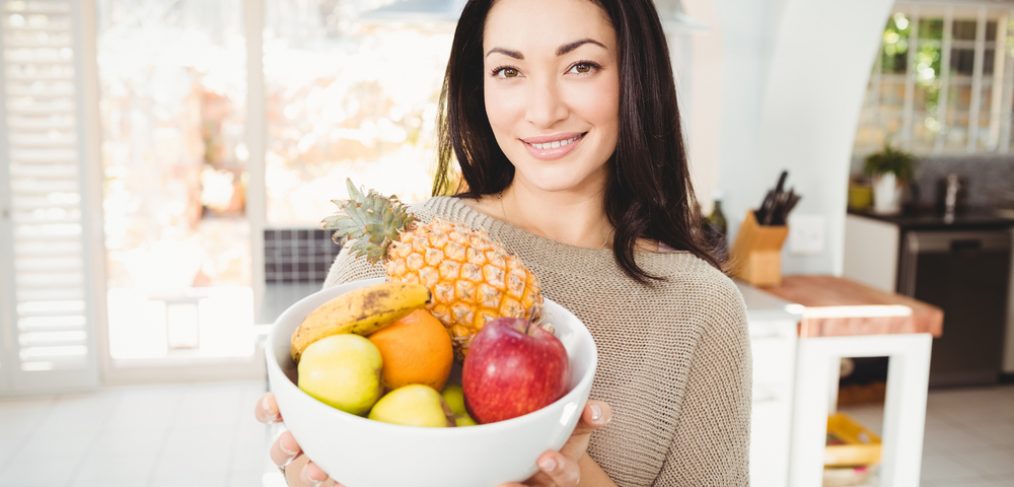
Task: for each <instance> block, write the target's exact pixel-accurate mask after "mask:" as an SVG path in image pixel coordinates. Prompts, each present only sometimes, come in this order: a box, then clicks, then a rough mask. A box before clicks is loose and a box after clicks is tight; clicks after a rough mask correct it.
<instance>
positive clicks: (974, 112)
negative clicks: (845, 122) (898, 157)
mask: <svg viewBox="0 0 1014 487" xmlns="http://www.w3.org/2000/svg"><path fill="white" fill-rule="evenodd" d="M1010 12H1011V11H1010V10H1009V9H1007V8H999V7H992V6H987V5H982V6H969V5H968V4H967V3H961V4H959V3H956V4H954V5H950V6H948V5H943V4H936V5H927V4H917V3H916V4H911V3H909V4H906V3H899V4H897V5H896V10H895V11H894V13H893V14H892V15H891V17H890V18H889V19H888V21H887V24H886V26H885V27H884V33H883V38H882V41H881V45H880V52H879V55H878V56H877V57H876V61H875V63H874V66H873V70H872V72H871V75H870V82H869V85H868V87H867V93H866V99H865V101H864V103H863V109H862V114H861V117H860V123H859V127H858V130H857V133H856V140H855V150H854V151H855V153H857V154H864V153H868V152H871V151H874V150H877V149H879V148H880V147H881V146H882V145H883V144H884V143H885V142H887V141H888V140H890V141H891V142H893V143H895V144H898V145H900V146H902V147H905V148H906V149H908V150H910V151H912V152H915V153H918V154H924V155H925V154H968V153H1000V154H1006V153H1010V140H1011V130H1012V123H1011V120H1012V98H1014V97H1012V88H1014V75H1012V74H1011V73H1014V70H1011V69H1009V67H1010V65H1011V63H1012V62H1014V59H1012V57H1011V53H1012V50H1014V37H1012V32H1014V23H1012V19H1010V18H1009V17H1010V15H1009V14H1010Z"/></svg>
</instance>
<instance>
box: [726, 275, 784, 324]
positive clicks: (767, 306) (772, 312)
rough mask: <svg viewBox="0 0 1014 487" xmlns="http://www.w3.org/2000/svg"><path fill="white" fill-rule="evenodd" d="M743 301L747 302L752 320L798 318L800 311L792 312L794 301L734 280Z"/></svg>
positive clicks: (748, 316)
mask: <svg viewBox="0 0 1014 487" xmlns="http://www.w3.org/2000/svg"><path fill="white" fill-rule="evenodd" d="M734 281H735V283H736V287H738V288H739V292H740V294H742V295H743V301H744V302H745V304H746V314H747V318H748V319H749V320H750V321H770V320H793V321H795V320H797V319H798V318H799V313H798V311H797V312H795V313H794V312H792V311H791V309H792V303H790V302H788V301H784V300H782V299H780V298H778V297H776V296H774V295H772V294H770V293H767V292H764V290H762V289H758V288H757V287H754V286H753V285H751V284H747V283H745V282H743V281H740V280H738V279H737V280H734Z"/></svg>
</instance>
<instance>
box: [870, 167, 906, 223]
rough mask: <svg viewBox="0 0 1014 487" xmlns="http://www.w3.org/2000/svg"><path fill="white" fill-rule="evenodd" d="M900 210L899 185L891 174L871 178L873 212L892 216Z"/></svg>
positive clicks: (896, 178)
mask: <svg viewBox="0 0 1014 487" xmlns="http://www.w3.org/2000/svg"><path fill="white" fill-rule="evenodd" d="M900 210H901V185H900V184H898V177H897V176H895V174H894V173H893V172H888V173H884V174H878V175H876V176H874V177H873V212H874V213H880V214H893V213H898V212H899V211H900Z"/></svg>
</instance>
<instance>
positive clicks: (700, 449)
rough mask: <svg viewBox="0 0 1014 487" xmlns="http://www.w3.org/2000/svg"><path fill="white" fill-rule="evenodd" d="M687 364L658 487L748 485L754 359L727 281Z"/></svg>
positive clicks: (741, 308) (741, 309)
mask: <svg viewBox="0 0 1014 487" xmlns="http://www.w3.org/2000/svg"><path fill="white" fill-rule="evenodd" d="M715 296H716V298H717V299H716V301H715V302H713V303H712V304H711V306H712V307H711V309H710V310H709V312H710V313H712V317H713V319H712V320H710V321H711V323H710V326H708V327H707V328H705V329H703V330H702V332H701V338H700V341H699V342H698V345H697V349H696V350H695V352H694V356H693V359H692V363H691V366H690V367H691V369H690V372H689V375H688V378H687V386H686V391H685V396H684V399H683V405H682V408H681V409H680V411H679V413H678V419H677V423H676V433H675V436H674V437H673V441H672V443H671V444H670V446H669V452H668V454H667V457H666V460H665V463H664V464H663V466H662V471H661V472H660V473H659V476H658V478H657V479H656V481H655V484H654V485H655V486H656V487H676V486H686V485H694V486H721V487H733V486H747V485H749V484H750V475H749V472H750V469H749V456H750V404H751V390H752V384H751V383H752V359H751V355H750V336H749V330H748V328H747V319H746V308H745V305H744V304H743V298H742V296H741V295H740V294H739V291H738V289H736V287H735V285H734V284H733V283H732V282H731V281H727V285H726V286H722V291H721V292H718V293H716V294H715Z"/></svg>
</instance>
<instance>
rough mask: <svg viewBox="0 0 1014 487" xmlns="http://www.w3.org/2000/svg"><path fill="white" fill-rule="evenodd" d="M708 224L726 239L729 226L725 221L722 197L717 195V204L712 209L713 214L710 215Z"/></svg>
mask: <svg viewBox="0 0 1014 487" xmlns="http://www.w3.org/2000/svg"><path fill="white" fill-rule="evenodd" d="M708 223H710V224H711V226H712V228H714V230H715V231H716V232H718V234H719V235H721V236H722V238H723V239H724V238H725V236H726V235H727V234H728V230H729V226H728V223H726V221H725V213H722V195H721V194H716V195H715V204H714V205H713V206H712V208H711V214H710V215H708Z"/></svg>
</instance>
